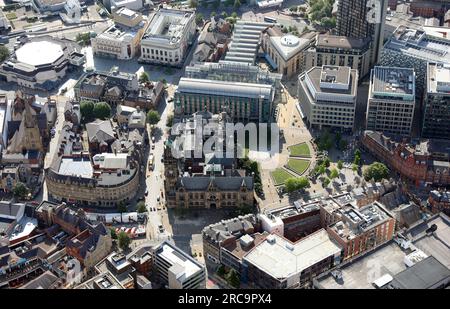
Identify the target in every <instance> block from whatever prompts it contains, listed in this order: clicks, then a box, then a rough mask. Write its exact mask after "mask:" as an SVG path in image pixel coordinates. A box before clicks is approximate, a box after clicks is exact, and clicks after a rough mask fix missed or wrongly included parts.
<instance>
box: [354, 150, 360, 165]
mask: <svg viewBox="0 0 450 309" xmlns="http://www.w3.org/2000/svg"><path fill="white" fill-rule="evenodd" d="M353 164H356V165H358V166H359V165H361V151H360V150H359V149H356V151H355V159H353Z"/></svg>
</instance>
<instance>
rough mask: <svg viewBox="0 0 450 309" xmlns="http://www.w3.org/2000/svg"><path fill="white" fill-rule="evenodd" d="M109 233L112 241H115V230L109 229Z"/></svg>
mask: <svg viewBox="0 0 450 309" xmlns="http://www.w3.org/2000/svg"><path fill="white" fill-rule="evenodd" d="M109 233H110V235H111V238H112V239H117V233H116V230H115V229H113V228H110V229H109Z"/></svg>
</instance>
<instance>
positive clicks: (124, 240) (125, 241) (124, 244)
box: [117, 231, 131, 250]
mask: <svg viewBox="0 0 450 309" xmlns="http://www.w3.org/2000/svg"><path fill="white" fill-rule="evenodd" d="M117 240H118V242H119V243H118V245H119V248H120V249H122V250H125V249H128V246H129V245H130V242H131V239H130V237H129V236H128V234H127V233H125V232H124V231H120V232H119V235H117Z"/></svg>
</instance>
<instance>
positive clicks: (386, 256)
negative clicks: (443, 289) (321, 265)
mask: <svg viewBox="0 0 450 309" xmlns="http://www.w3.org/2000/svg"><path fill="white" fill-rule="evenodd" d="M404 257H405V253H404V252H403V251H402V249H400V247H399V246H398V245H397V244H396V243H395V242H393V241H391V242H389V243H387V244H385V245H382V246H381V247H378V248H377V249H376V250H375V251H372V252H370V253H369V254H366V255H363V256H361V257H359V258H357V259H356V260H353V261H352V262H349V263H346V264H343V265H341V267H340V269H341V271H342V279H343V280H342V281H341V282H338V281H336V280H335V279H334V278H333V276H331V274H330V273H326V274H325V275H323V276H319V277H318V278H317V282H318V283H319V285H320V287H321V288H324V289H374V288H375V287H374V286H373V285H372V282H373V281H375V280H377V279H378V278H380V277H381V276H383V275H385V274H389V275H391V276H394V275H396V274H398V273H399V272H401V271H403V270H405V269H406V265H405V263H404V261H403V259H404Z"/></svg>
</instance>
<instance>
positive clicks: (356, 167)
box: [352, 163, 358, 172]
mask: <svg viewBox="0 0 450 309" xmlns="http://www.w3.org/2000/svg"><path fill="white" fill-rule="evenodd" d="M352 171H353V172H356V171H358V164H355V163H353V164H352Z"/></svg>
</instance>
